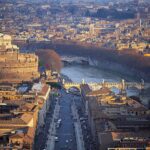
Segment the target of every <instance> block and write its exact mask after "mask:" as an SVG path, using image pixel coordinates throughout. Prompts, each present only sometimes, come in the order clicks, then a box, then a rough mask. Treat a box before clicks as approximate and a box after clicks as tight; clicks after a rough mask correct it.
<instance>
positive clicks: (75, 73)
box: [61, 64, 138, 96]
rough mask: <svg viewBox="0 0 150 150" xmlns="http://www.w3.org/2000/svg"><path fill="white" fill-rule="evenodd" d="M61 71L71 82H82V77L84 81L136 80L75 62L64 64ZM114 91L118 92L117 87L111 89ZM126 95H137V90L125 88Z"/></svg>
mask: <svg viewBox="0 0 150 150" xmlns="http://www.w3.org/2000/svg"><path fill="white" fill-rule="evenodd" d="M61 73H62V74H64V75H66V76H68V77H69V78H70V79H71V80H72V81H73V82H78V83H80V82H82V79H84V81H85V82H86V83H88V82H102V80H103V79H104V80H105V81H110V82H119V81H121V79H125V81H131V82H133V81H136V80H135V79H133V78H131V77H128V76H125V75H121V74H117V73H115V72H110V71H109V70H102V69H99V68H96V67H92V66H87V65H76V64H71V65H66V66H64V67H63V68H62V70H61ZM113 91H114V92H115V93H118V92H119V90H118V89H113ZM127 94H128V96H131V95H138V91H137V90H135V89H134V90H133V89H132V90H131V89H130V90H127Z"/></svg>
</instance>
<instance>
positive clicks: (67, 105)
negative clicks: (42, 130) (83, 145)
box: [55, 90, 76, 150]
mask: <svg viewBox="0 0 150 150" xmlns="http://www.w3.org/2000/svg"><path fill="white" fill-rule="evenodd" d="M60 93H61V95H62V96H61V97H60V98H59V102H60V119H61V120H62V122H61V124H60V127H59V128H58V129H57V134H58V141H57V142H56V144H55V150H76V139H75V133H74V126H73V119H72V114H71V103H72V96H71V95H70V94H67V93H66V92H65V90H61V91H60Z"/></svg>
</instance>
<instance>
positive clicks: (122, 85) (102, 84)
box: [63, 79, 150, 90]
mask: <svg viewBox="0 0 150 150" xmlns="http://www.w3.org/2000/svg"><path fill="white" fill-rule="evenodd" d="M83 84H88V85H89V86H90V87H91V88H92V89H97V88H101V87H107V88H110V89H111V88H117V89H119V90H126V89H129V88H136V89H138V90H143V89H146V88H148V87H150V83H144V80H141V82H126V81H125V80H123V79H122V80H121V82H107V81H104V80H103V82H100V83H97V82H95V83H94V82H90V83H85V82H84V80H82V82H81V83H75V82H65V81H64V80H63V86H64V88H65V89H70V88H72V87H74V88H78V89H79V90H80V87H81V85H83Z"/></svg>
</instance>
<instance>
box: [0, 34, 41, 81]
mask: <svg viewBox="0 0 150 150" xmlns="http://www.w3.org/2000/svg"><path fill="white" fill-rule="evenodd" d="M11 41H12V39H11V36H9V35H4V34H0V83H2V82H3V83H4V82H11V83H13V82H16V83H18V82H22V81H32V80H34V79H37V78H38V77H39V72H38V57H37V56H36V55H35V54H27V53H20V52H19V48H18V47H17V46H16V45H13V44H12V43H11Z"/></svg>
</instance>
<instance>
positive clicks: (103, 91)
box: [87, 88, 112, 96]
mask: <svg viewBox="0 0 150 150" xmlns="http://www.w3.org/2000/svg"><path fill="white" fill-rule="evenodd" d="M111 93H112V92H111V90H110V89H108V88H101V89H99V90H96V91H91V92H89V93H88V94H87V96H101V95H108V94H111Z"/></svg>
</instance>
